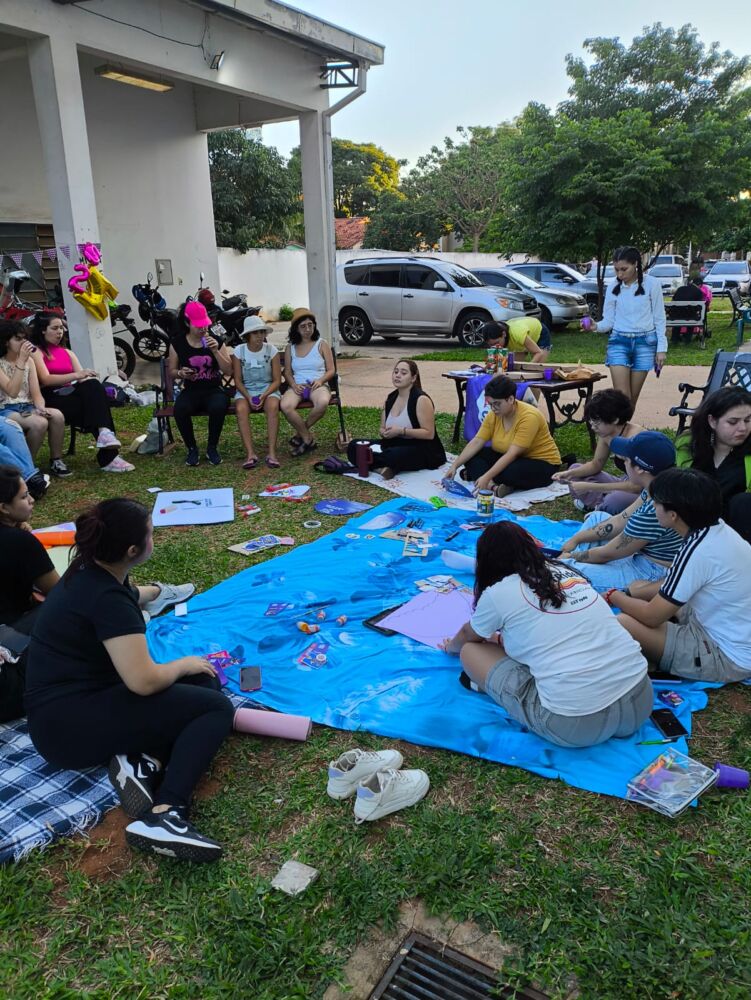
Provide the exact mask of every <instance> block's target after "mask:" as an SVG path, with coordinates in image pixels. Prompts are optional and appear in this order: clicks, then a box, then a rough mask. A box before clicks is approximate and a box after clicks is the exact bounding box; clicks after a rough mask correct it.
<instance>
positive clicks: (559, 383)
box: [442, 368, 605, 451]
mask: <svg viewBox="0 0 751 1000" xmlns="http://www.w3.org/2000/svg"><path fill="white" fill-rule="evenodd" d="M538 371H539V369H538V368H530V369H524V368H522V369H521V370H520V369H518V368H517V369H515V370H514V371H513V372H509V373H508V377H509V378H510V379H512V380H513V381H515V382H526V383H527V385H528V386H529V387H530V388H532V389H537V390H539V391H540V393H541V394H542V396H543V397H544V399H545V405H546V406H547V408H548V427H549V428H550V433H551V434H555V430H556V428H557V427H563V426H564V424H583V423H584V407H585V406H586V404H587V400H589V399H590V398H591V397H592V388H593V386H594V384H595V382H599V381H600V379H603V378H605V376H604V375H601V374H600V373H599V372H594V373H593V374H592V375H591V376H590V377H589V378H577V379H571V380H566V379H551V380H550V381H546V380H545V379H542V378H539V377H537V378H535V377H534V376H536V375H537V374H538ZM477 374H478V375H482V374H483V373H482V372H477ZM530 376H532V378H530ZM442 377H443V378H447V379H450V380H451V381H452V382H453V383H454V385H455V386H456V395H457V399H458V404H459V405H458V412H457V414H456V420H455V421H454V436H453V438H452V439H451V440H452V441H453V442H454V444H456V442H457V441H458V440H459V435H460V433H461V427H462V417H463V416H464V411H465V409H466V403H465V393H466V386H467V382H468V381H469V379H470V378H474V376H473V375H454V374H452V373H451V372H447V373H445V374H444V375H443V376H442ZM569 392H573V393H575V396H574V398H573V399H564V400H563V401H562V400H561V396H562V395H563V394H564V393H569ZM580 411H581V415H580ZM560 418H562V419H560ZM587 429H588V431H589V440H590V444H591V445H592V450H593V451H594V447H595V437H594V434H593V433H592V429H591V428H587Z"/></svg>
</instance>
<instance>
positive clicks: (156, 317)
mask: <svg viewBox="0 0 751 1000" xmlns="http://www.w3.org/2000/svg"><path fill="white" fill-rule="evenodd" d="M153 279H154V275H153V274H151V272H149V273H148V274H147V275H146V281H145V282H144V283H143V284H140V285H133V288H132V293H133V298H134V299H135V300H136V302H137V303H138V315H139V316H140V317H141V319H142V320H143V321H144V322H145V323H148V324H149V325H148V328H147V329H145V330H137V331H136V332H135V333H134V335H133V347H134V348H135V352H136V354H137V355H138V356H139V358H143V360H144V361H157V362H158V361H161V359H162V358H165V357H166V356H167V352H168V351H169V346H170V340H171V338H172V337H173V336H174V334H175V332H176V320H177V312H176V311H175V310H174V309H168V308H167V303H166V301H165V299H164V297H163V296H162V294H161V292H160V291H159V285H152V284H151V282H152V281H153ZM126 308H128V310H130V307H129V306H128V307H126ZM134 326H135V324H134Z"/></svg>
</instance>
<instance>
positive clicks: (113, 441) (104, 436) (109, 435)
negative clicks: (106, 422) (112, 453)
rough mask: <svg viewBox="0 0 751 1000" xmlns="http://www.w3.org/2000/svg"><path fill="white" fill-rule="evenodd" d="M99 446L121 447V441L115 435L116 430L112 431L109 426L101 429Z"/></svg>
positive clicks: (97, 445) (97, 442) (98, 439)
mask: <svg viewBox="0 0 751 1000" xmlns="http://www.w3.org/2000/svg"><path fill="white" fill-rule="evenodd" d="M96 447H97V448H119V447H120V442H119V441H118V440H117V438H116V437H115V432H114V431H111V430H110V429H109V427H103V428H102V429H101V430H100V431H99V437H98V438H97V439H96Z"/></svg>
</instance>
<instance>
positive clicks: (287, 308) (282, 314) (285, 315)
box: [279, 302, 294, 322]
mask: <svg viewBox="0 0 751 1000" xmlns="http://www.w3.org/2000/svg"><path fill="white" fill-rule="evenodd" d="M293 311H294V310H293V309H292V306H291V305H290V304H289V303H288V302H285V303H284V305H283V306H279V319H280V320H283V321H284V322H287V321H288V320H290V319H292V313H293Z"/></svg>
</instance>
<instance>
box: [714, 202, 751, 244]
mask: <svg viewBox="0 0 751 1000" xmlns="http://www.w3.org/2000/svg"><path fill="white" fill-rule="evenodd" d="M711 245H712V246H713V247H716V248H717V249H719V250H735V251H736V252H739V253H744V252H747V251H748V250H751V199H749V198H739V199H738V200H737V201H734V202H732V203H731V205H730V208H729V210H728V214H727V219H726V225H725V227H724V228H723V229H720V230H718V231H717V232H716V233H715V234H714V235H713V237H712V240H711Z"/></svg>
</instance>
